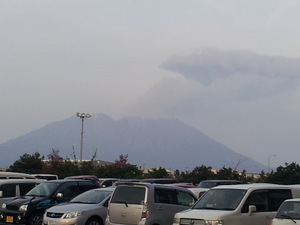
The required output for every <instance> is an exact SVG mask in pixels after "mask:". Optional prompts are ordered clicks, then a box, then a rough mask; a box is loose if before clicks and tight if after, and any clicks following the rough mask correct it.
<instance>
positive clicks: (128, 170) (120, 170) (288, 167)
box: [7, 149, 300, 185]
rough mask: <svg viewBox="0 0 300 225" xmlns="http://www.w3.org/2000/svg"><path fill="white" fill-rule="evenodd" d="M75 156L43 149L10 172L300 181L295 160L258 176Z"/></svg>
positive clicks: (193, 180)
mask: <svg viewBox="0 0 300 225" xmlns="http://www.w3.org/2000/svg"><path fill="white" fill-rule="evenodd" d="M73 157H74V159H69V158H66V159H64V158H62V157H61V156H60V155H59V150H54V149H52V151H51V153H50V154H49V155H48V156H47V160H44V159H45V157H44V156H41V155H40V153H39V152H35V153H33V154H31V155H30V154H27V153H25V154H24V155H22V156H20V159H18V160H16V161H15V162H14V163H13V164H12V165H11V166H10V167H9V168H8V169H7V171H10V172H23V173H29V174H36V173H50V174H56V175H58V177H59V178H65V177H68V176H76V175H96V176H97V177H99V178H112V177H113V178H119V179H144V178H175V179H176V180H178V182H184V183H192V184H195V185H196V184H198V183H199V182H200V181H202V180H212V179H216V180H228V179H231V180H242V181H244V182H245V183H249V182H250V183H253V182H255V183H274V184H300V166H299V165H298V164H297V163H295V162H292V163H285V165H284V166H279V167H277V168H276V170H274V171H273V170H272V171H271V172H269V173H265V172H264V171H261V173H260V174H259V175H258V176H254V175H249V174H247V171H246V170H243V171H241V172H240V171H236V170H234V169H232V168H230V167H229V168H226V167H223V168H221V169H220V170H218V171H216V172H215V171H214V170H213V169H212V167H210V166H205V165H200V166H197V167H195V168H194V169H193V170H191V171H179V170H176V171H175V172H174V173H170V172H168V171H167V170H166V169H165V168H162V167H160V168H154V169H151V170H148V171H146V173H145V171H144V170H143V169H142V168H141V167H138V166H136V165H132V164H130V163H129V162H128V155H123V154H121V155H120V156H119V159H116V160H115V161H114V162H113V163H111V164H109V165H98V164H97V163H96V160H95V158H94V157H93V158H92V159H91V160H90V161H82V162H79V161H78V160H77V159H76V157H75V155H73Z"/></svg>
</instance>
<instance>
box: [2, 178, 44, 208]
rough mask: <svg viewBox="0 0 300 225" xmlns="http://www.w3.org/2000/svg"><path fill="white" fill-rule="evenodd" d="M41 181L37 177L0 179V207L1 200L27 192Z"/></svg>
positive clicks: (4, 200)
mask: <svg viewBox="0 0 300 225" xmlns="http://www.w3.org/2000/svg"><path fill="white" fill-rule="evenodd" d="M42 182H43V180H38V179H3V180H0V207H1V205H2V203H3V202H6V201H8V200H10V199H13V198H16V197H20V196H23V195H25V194H27V192H29V191H30V190H31V189H32V188H34V187H35V186H37V185H39V184H40V183H42Z"/></svg>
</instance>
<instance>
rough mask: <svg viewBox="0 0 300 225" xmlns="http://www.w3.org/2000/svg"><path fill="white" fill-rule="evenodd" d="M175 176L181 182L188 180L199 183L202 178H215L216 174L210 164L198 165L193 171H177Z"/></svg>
mask: <svg viewBox="0 0 300 225" xmlns="http://www.w3.org/2000/svg"><path fill="white" fill-rule="evenodd" d="M175 178H176V179H177V180H178V181H180V182H188V183H193V184H195V185H196V184H199V183H200V182H201V181H202V180H211V179H215V174H214V172H213V171H212V167H210V166H208V167H207V166H204V165H202V166H197V167H195V168H194V169H193V170H192V171H191V172H190V171H186V172H180V171H178V170H177V171H175Z"/></svg>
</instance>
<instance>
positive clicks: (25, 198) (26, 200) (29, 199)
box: [6, 196, 48, 206]
mask: <svg viewBox="0 0 300 225" xmlns="http://www.w3.org/2000/svg"><path fill="white" fill-rule="evenodd" d="M46 199H48V198H47V197H38V196H22V197H19V198H15V199H12V200H10V201H8V202H6V205H13V206H21V205H26V204H29V203H30V202H31V203H33V204H37V203H39V202H42V201H44V200H46Z"/></svg>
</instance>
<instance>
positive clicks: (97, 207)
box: [43, 187, 114, 225]
mask: <svg viewBox="0 0 300 225" xmlns="http://www.w3.org/2000/svg"><path fill="white" fill-rule="evenodd" d="M113 190H114V188H112V187H110V188H96V189H92V190H89V191H86V192H84V193H82V194H80V195H78V196H77V197H75V198H73V199H72V200H71V201H70V202H68V203H62V204H60V205H56V206H53V207H51V208H49V209H47V210H46V212H45V214H44V217H43V224H45V225H71V224H77V225H103V224H104V222H105V219H106V215H107V206H108V201H109V198H110V195H111V194H112V192H113Z"/></svg>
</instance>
